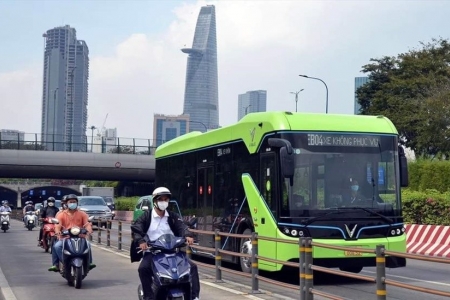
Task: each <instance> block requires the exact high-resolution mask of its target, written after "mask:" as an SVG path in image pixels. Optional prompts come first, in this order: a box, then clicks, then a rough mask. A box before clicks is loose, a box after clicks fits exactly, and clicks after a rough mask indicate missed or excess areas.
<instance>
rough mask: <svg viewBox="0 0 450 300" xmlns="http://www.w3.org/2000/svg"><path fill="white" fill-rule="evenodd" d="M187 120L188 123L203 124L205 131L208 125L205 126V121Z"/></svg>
mask: <svg viewBox="0 0 450 300" xmlns="http://www.w3.org/2000/svg"><path fill="white" fill-rule="evenodd" d="M188 122H189V123H197V124H202V125H203V127H205V132H207V131H208V127H206V125H205V123H203V122H200V121H191V120H189V121H188Z"/></svg>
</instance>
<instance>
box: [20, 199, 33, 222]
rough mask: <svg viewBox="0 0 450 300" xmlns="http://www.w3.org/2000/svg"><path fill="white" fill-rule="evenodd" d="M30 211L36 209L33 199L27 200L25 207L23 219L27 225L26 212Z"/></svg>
mask: <svg viewBox="0 0 450 300" xmlns="http://www.w3.org/2000/svg"><path fill="white" fill-rule="evenodd" d="M29 211H35V209H34V205H33V201H27V202H25V207H24V208H23V218H22V221H23V224H24V225H25V226H27V224H25V214H26V213H27V212H29Z"/></svg>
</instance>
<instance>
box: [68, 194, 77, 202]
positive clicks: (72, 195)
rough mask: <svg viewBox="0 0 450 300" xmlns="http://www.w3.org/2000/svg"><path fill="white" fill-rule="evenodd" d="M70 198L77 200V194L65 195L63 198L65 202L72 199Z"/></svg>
mask: <svg viewBox="0 0 450 300" xmlns="http://www.w3.org/2000/svg"><path fill="white" fill-rule="evenodd" d="M72 199H74V200H77V202H78V196H77V195H75V194H70V195H67V196H66V199H65V202H67V201H69V200H72Z"/></svg>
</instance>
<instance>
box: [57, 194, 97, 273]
mask: <svg viewBox="0 0 450 300" xmlns="http://www.w3.org/2000/svg"><path fill="white" fill-rule="evenodd" d="M66 201H67V209H66V210H62V211H60V212H58V213H57V214H56V218H57V219H58V221H59V224H56V226H55V234H56V236H58V237H59V240H58V241H57V242H56V243H55V244H54V245H53V251H52V267H50V268H49V269H48V270H49V271H53V272H59V261H60V260H61V258H62V251H63V249H62V248H63V241H62V239H63V238H64V237H61V230H62V229H69V228H72V227H74V226H78V227H80V228H86V230H87V231H88V234H92V225H91V223H90V222H89V220H88V215H87V214H86V213H85V212H84V211H81V210H78V209H77V206H78V197H77V196H76V195H74V194H70V195H68V196H67V198H66ZM80 236H81V235H80ZM89 259H90V261H89V263H90V265H89V269H90V270H91V269H93V268H95V267H96V265H95V264H93V263H92V252H90V253H89Z"/></svg>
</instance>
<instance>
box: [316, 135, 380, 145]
mask: <svg viewBox="0 0 450 300" xmlns="http://www.w3.org/2000/svg"><path fill="white" fill-rule="evenodd" d="M379 144H380V137H377V136H373V135H354V134H352V135H342V134H341V135H337V134H315V133H309V134H308V146H340V147H378V146H379Z"/></svg>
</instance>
